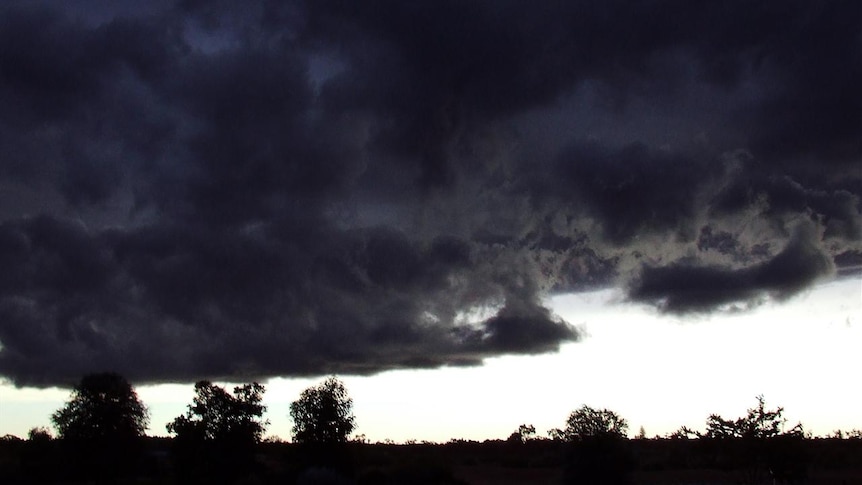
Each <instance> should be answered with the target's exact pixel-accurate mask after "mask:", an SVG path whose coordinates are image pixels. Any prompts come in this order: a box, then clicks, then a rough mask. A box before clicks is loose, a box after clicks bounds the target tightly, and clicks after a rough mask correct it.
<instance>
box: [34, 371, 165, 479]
mask: <svg viewBox="0 0 862 485" xmlns="http://www.w3.org/2000/svg"><path fill="white" fill-rule="evenodd" d="M51 421H52V422H53V423H54V426H55V427H56V429H57V433H58V435H59V438H60V441H61V444H62V445H63V449H64V450H65V452H64V456H65V457H66V458H67V460H68V461H67V467H68V473H69V474H70V475H75V476H79V477H89V478H96V479H109V478H113V477H116V476H117V475H119V474H123V473H128V472H129V471H130V469H131V467H132V466H133V465H134V464H135V463H136V461H137V459H138V457H139V456H138V455H139V454H140V452H141V449H142V448H141V446H142V441H141V440H142V438H143V436H144V431H145V430H146V429H147V424H148V423H149V412H148V410H147V407H146V406H145V405H144V403H143V402H141V400H140V399H138V394H137V393H136V392H135V390H134V388H133V387H132V385H131V384H129V382H128V381H126V379H124V378H123V377H122V376H120V375H119V374H115V373H110V372H108V373H101V374H90V375H87V376H84V377H83V378H82V379H81V382H80V383H78V385H76V386H75V387H74V389H73V390H72V397H71V399H69V401H68V402H67V403H66V405H65V406H63V408H61V409H59V410H58V411H57V412H55V413H54V414H53V415H52V416H51Z"/></svg>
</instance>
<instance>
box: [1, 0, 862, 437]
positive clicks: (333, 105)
mask: <svg viewBox="0 0 862 485" xmlns="http://www.w3.org/2000/svg"><path fill="white" fill-rule="evenodd" d="M860 85H862V4H860V3H859V2H856V1H834V2H807V1H787V2H751V1H728V2H721V3H710V4H695V3H692V2H684V1H664V2H658V1H639V2H623V1H608V2H601V3H597V2H576V1H575V2H559V3H556V2H555V3H547V4H544V5H541V6H536V5H534V4H530V3H528V2H510V1H494V2H479V1H476V2H461V1H451V2H447V1H442V2H409V3H408V2H400V1H376V2H373V1H372V2H362V3H356V2H341V1H325V0H323V1H307V2H303V1H287V2H280V1H279V2H276V1H263V0H261V1H249V2H243V3H242V4H241V5H240V4H237V3H235V2H228V1H221V2H220V1H213V2H198V1H191V0H188V1H154V2H146V3H144V2H122V1H116V2H107V1H78V2H63V1H47V0H46V1H7V2H4V3H3V5H2V6H0V104H2V106H4V109H3V110H2V112H0V267H2V268H3V271H2V272H0V376H2V379H3V382H4V384H3V385H2V387H0V434H4V433H5V432H6V430H7V429H10V430H11V429H15V430H19V429H20V423H21V422H22V421H23V420H25V419H27V418H28V417H30V416H34V417H35V416H36V415H38V416H42V417H40V418H36V419H34V422H33V424H32V425H39V424H41V421H39V420H42V421H45V419H46V418H45V416H46V415H48V414H50V412H51V411H52V410H53V409H56V403H57V402H60V403H61V402H62V400H63V399H65V396H68V389H69V387H70V386H72V385H73V384H74V383H75V382H76V381H78V380H79V379H80V378H81V376H83V375H85V374H87V373H91V372H100V371H113V372H118V373H120V374H122V375H123V376H125V377H126V378H127V379H129V380H130V381H131V382H132V383H134V384H135V385H136V386H137V387H138V388H139V390H140V392H141V395H142V397H144V398H145V400H151V401H153V402H156V403H160V405H159V406H157V405H156V404H153V405H152V408H153V412H154V419H153V421H154V430H155V432H157V433H160V432H161V431H160V428H161V427H162V426H163V425H162V424H160V423H159V422H157V419H156V417H155V413H156V408H157V407H158V409H159V411H158V413H159V416H160V417H159V418H158V421H167V420H169V419H170V417H168V419H164V420H162V417H164V416H163V415H162V413H165V414H167V413H171V412H173V413H174V415H176V414H179V412H182V409H183V407H184V405H185V404H186V403H188V402H189V401H190V396H191V383H193V382H195V381H197V380H201V379H208V380H213V381H216V382H247V381H251V380H260V381H265V382H267V383H268V393H269V394H270V395H272V396H273V397H272V398H271V399H272V401H271V403H272V404H271V405H270V406H271V408H273V409H275V408H278V407H279V406H282V407H283V405H282V404H278V403H289V402H290V401H291V400H293V399H295V398H296V396H297V395H298V392H299V391H300V390H301V389H302V388H303V387H304V386H307V385H309V384H310V383H314V382H316V381H318V380H319V379H320V378H321V376H326V375H330V374H337V375H340V376H343V377H344V379H345V381H346V382H347V384H348V389H349V390H350V391H351V393H352V395H354V399H355V401H356V406H357V414H358V415H359V416H364V417H365V418H364V419H365V420H366V422H367V423H368V424H366V425H362V424H361V423H360V426H361V428H360V430H361V432H364V433H366V435H367V436H370V437H376V438H377V439H384V438H387V437H390V438H393V439H409V438H407V437H405V436H402V435H399V434H398V433H402V434H403V433H404V431H403V430H405V429H410V430H411V432H412V433H414V434H415V436H414V437H415V438H417V439H425V438H424V437H426V436H427V437H428V438H427V439H444V438H446V437H459V436H460V437H470V438H478V437H482V436H484V435H488V436H487V437H505V436H501V435H502V434H507V433H506V431H505V430H508V429H511V430H514V429H515V428H516V427H517V425H518V424H520V423H521V422H524V421H532V422H534V424H536V425H537V428H539V429H540V430H541V429H543V427H544V426H548V427H551V426H560V425H562V422H563V421H564V419H565V415H566V414H567V412H568V411H569V410H571V409H573V408H575V407H577V406H579V405H580V404H581V403H585V402H586V401H590V402H593V401H595V403H594V404H595V405H599V406H607V407H611V408H614V409H617V410H619V411H620V412H621V414H623V415H624V416H625V417H627V418H628V419H629V420H630V421H631V422H632V424H634V425H639V423H642V424H643V425H644V426H645V428H647V429H648V433H649V429H650V428H657V429H658V430H661V431H662V432H663V431H664V430H665V428H668V427H670V428H675V427H677V426H678V425H680V424H687V423H676V422H675V423H674V425H672V426H669V425H668V424H667V421H668V420H669V419H671V418H682V417H685V420H689V419H693V420H695V421H694V422H692V425H696V424H697V423H700V422H702V420H703V419H704V418H705V416H706V415H708V414H709V413H711V412H719V411H722V412H723V410H724V409H727V412H728V413H731V414H734V413H735V415H739V414H741V413H742V412H744V410H745V408H746V407H747V406H749V405H750V404H751V403H752V402H753V398H754V396H756V395H757V394H760V393H764V394H765V395H766V397H767V400H768V401H770V400H772V397H770V396H772V395H773V394H774V395H775V400H776V401H779V402H776V404H779V405H784V406H786V407H787V408H788V411H790V410H791V409H793V408H795V409H797V411H793V412H798V413H800V419H803V421H806V422H815V423H822V424H817V425H816V426H822V427H823V428H824V429H823V431H822V432H829V431H830V430H831V429H830V428H832V429H834V428H835V427H845V428H852V427H862V423H860V422H859V421H858V419H860V418H854V417H853V415H852V413H851V412H850V411H849V409H850V407H847V408H844V407H841V406H850V405H851V404H852V406H853V407H854V408H855V409H860V406H859V404H862V403H860V401H859V398H858V397H853V396H852V395H851V394H848V391H847V390H846V389H835V388H836V387H839V388H840V387H841V383H850V382H854V381H855V380H856V376H855V373H854V372H853V369H854V368H855V369H858V368H859V365H858V364H859V363H860V362H859V358H857V357H855V356H854V353H853V351H852V349H853V348H859V346H858V344H860V343H862V340H860V336H859V331H858V326H859V318H860V314H862V136H860V135H862V90H860V89H859V88H858V86H860ZM851 344H854V345H855V346H851ZM832 348H839V349H844V350H846V352H837V351H832V350H830V349H832ZM675 349H677V350H678V351H679V352H680V356H678V357H676V356H674V357H673V358H671V357H670V356H671V355H672V352H674V350H675ZM763 349H767V350H763ZM763 352H765V353H763ZM763 355H769V356H770V359H769V360H768V361H765V360H763V359H762V358H761V357H762V356H763ZM759 356H760V357H759ZM758 366H760V369H759V370H758V371H756V372H753V375H755V376H757V375H761V376H765V375H769V376H772V377H771V378H765V379H763V380H760V379H755V378H754V377H752V378H751V380H749V379H746V378H742V377H737V376H739V375H746V372H747V371H749V372H750V371H751V369H752V368H753V367H758ZM824 375H825V376H828V378H825V377H823V376H824ZM702 376H711V377H712V381H706V382H709V385H706V386H704V385H703V382H704V381H703V380H702ZM793 376H804V378H803V377H799V378H798V379H797V378H796V377H793ZM833 379H834V380H833ZM779 383H780V384H779ZM800 383H804V384H805V386H802V387H800V385H799V384H800ZM826 383H829V384H831V385H829V386H828V387H823V386H824V385H826ZM517 384H520V385H517ZM534 386H535V387H538V388H540V389H539V390H537V389H534V388H533V387H534ZM843 387H845V388H846V387H848V385H847V384H845V385H844V386H843ZM633 388H635V389H637V390H638V392H633V391H632V389H633ZM687 388H690V389H692V392H693V393H694V394H696V396H697V397H692V396H689V397H688V398H684V397H685V395H684V394H683V395H680V394H678V392H679V390H680V389H687ZM541 389H551V390H545V391H542V390H541ZM559 389H568V391H561V390H559ZM653 389H655V391H654V390H653ZM800 389H805V392H801V391H800ZM813 389H817V390H820V391H821V392H815V391H813ZM830 390H834V391H830ZM743 391H744V392H743ZM543 392H547V393H548V394H543ZM829 392H835V393H837V394H836V396H834V397H827V395H828V393H829ZM404 394H407V395H411V396H415V397H417V398H418V397H422V399H414V400H409V401H404V400H402V399H404ZM646 396H649V397H650V398H649V399H647V397H646ZM710 396H713V398H709V397H710ZM714 396H723V397H720V398H717V399H716V398H715V397H714ZM531 397H533V398H531ZM731 397H733V402H732V403H731V402H729V400H730V398H731ZM782 397H786V399H787V402H781V401H782V400H781V399H780V398H782ZM839 398H840V399H839ZM668 402H674V403H676V404H680V403H682V404H684V405H683V406H682V407H679V408H673V407H672V408H670V409H674V410H675V412H673V413H671V414H667V409H668V408H667V406H666V403H668ZM21 403H26V404H21ZM661 403H664V404H662V405H660V404H661ZM718 403H721V404H720V405H717V404H718ZM839 403H840V405H839ZM372 405H373V406H372ZM713 405H717V406H715V407H720V408H721V409H715V407H711V406H713ZM725 406H728V407H725ZM25 408H26V409H28V411H27V414H19V412H24V411H23V410H24V409H25ZM405 408H406V409H409V411H405V412H404V413H406V414H398V413H395V412H394V410H395V409H401V410H403V409H405ZM177 409H178V410H179V411H175V410H177ZM373 409H377V410H378V411H374V410H373ZM387 409H388V410H390V411H391V412H389V413H386V412H384V411H380V410H387ZM491 409H493V411H490V410H491ZM683 409H684V411H683ZM43 411H44V412H43ZM360 411H361V414H360ZM443 411H445V412H443ZM39 413H41V414H39ZM284 414H286V413H284V412H283V413H280V414H279V413H277V412H276V413H274V414H273V417H272V418H271V420H272V422H273V428H274V432H275V433H277V434H280V435H282V436H283V435H285V434H287V433H288V431H285V430H286V429H287V428H288V427H289V425H288V424H283V423H281V420H283V419H284ZM504 414H505V415H506V416H510V417H508V418H506V419H507V420H511V422H509V421H506V424H501V423H502V422H503V419H501V418H500V416H502V415H504ZM396 415H398V416H406V417H403V418H398V419H404V420H405V421H404V423H405V424H403V425H398V426H396V425H395V424H394V422H393V421H394V417H393V416H396ZM521 415H524V417H523V418H521V417H520V416H521ZM10 416H12V417H11V418H10ZM375 416H376V417H375ZM648 416H651V417H648ZM689 416H695V418H689ZM835 416H842V417H841V418H840V420H837V419H836V418H835ZM854 419H856V420H854ZM36 421H39V422H36ZM408 422H409V423H413V425H412V427H411V428H407V424H406V423H408ZM419 423H421V424H419ZM29 427H30V425H28V426H26V428H27V429H29ZM156 428H159V429H156ZM366 428H367V429H366ZM398 430H402V431H398ZM9 432H11V431H9ZM656 432H659V431H656ZM15 433H18V434H21V432H20V431H15Z"/></svg>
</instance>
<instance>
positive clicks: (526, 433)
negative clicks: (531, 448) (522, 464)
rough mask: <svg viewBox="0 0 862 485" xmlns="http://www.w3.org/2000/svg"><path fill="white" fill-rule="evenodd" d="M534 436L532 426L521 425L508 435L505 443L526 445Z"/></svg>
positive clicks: (534, 430)
mask: <svg viewBox="0 0 862 485" xmlns="http://www.w3.org/2000/svg"><path fill="white" fill-rule="evenodd" d="M535 436H536V427H535V426H533V425H532V424H522V425H520V426H518V429H517V430H516V431H514V432H513V433H512V434H510V435H509V438H508V439H507V441H509V442H510V443H522V444H523V443H526V442H527V441H528V440H531V439H533V438H534V437H535Z"/></svg>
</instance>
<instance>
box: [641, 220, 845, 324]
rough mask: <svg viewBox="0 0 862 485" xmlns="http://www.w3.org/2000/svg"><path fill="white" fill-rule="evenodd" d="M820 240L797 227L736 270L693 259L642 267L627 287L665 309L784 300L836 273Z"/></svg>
mask: <svg viewBox="0 0 862 485" xmlns="http://www.w3.org/2000/svg"><path fill="white" fill-rule="evenodd" d="M818 239H819V238H818V237H817V235H816V233H815V231H813V230H812V229H811V228H809V227H803V228H800V229H799V230H798V231H797V233H796V235H795V236H794V237H793V238H792V239H791V240H790V242H789V243H788V244H787V246H786V247H785V248H784V249H783V250H782V251H781V252H779V253H778V254H776V255H775V256H774V257H772V258H771V259H769V260H768V261H765V262H763V263H759V264H755V265H751V266H744V267H740V268H724V267H716V266H702V265H698V264H697V263H696V262H692V261H680V262H675V263H672V264H669V265H667V266H661V267H653V266H646V267H644V268H643V271H642V272H641V274H640V276H639V278H638V279H637V280H636V281H635V282H634V284H633V285H632V287H631V288H630V289H629V298H631V299H632V300H633V301H640V302H646V303H650V304H653V305H655V306H657V307H658V308H659V309H660V310H661V311H664V312H669V313H687V312H698V311H707V310H714V309H719V308H721V307H722V306H726V305H751V304H756V303H757V302H758V301H759V300H761V299H762V298H764V297H767V296H768V297H771V298H774V299H776V300H779V301H780V300H786V299H787V298H790V297H791V296H793V295H795V294H796V293H798V292H800V291H802V290H803V289H805V288H807V287H808V286H810V285H811V284H812V283H813V282H814V281H816V280H817V279H819V278H823V277H825V276H829V275H831V274H832V273H833V272H834V270H835V268H834V265H833V262H832V258H831V257H830V256H829V255H828V254H826V253H825V252H824V251H823V249H822V248H820V247H819V241H818Z"/></svg>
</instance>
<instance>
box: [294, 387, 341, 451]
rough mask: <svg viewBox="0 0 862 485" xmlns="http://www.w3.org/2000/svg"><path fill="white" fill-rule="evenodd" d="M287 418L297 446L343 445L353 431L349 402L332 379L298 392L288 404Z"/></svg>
mask: <svg viewBox="0 0 862 485" xmlns="http://www.w3.org/2000/svg"><path fill="white" fill-rule="evenodd" d="M290 417H291V419H292V420H293V440H294V441H295V442H297V443H320V444H332V443H346V442H347V438H348V437H349V436H350V433H352V432H353V430H354V429H355V428H356V419H355V417H354V416H353V400H352V399H350V397H348V395H347V390H346V389H345V388H344V384H343V383H342V382H341V381H340V380H338V379H337V378H335V377H330V378H328V379H326V380H325V381H323V382H322V383H320V384H318V385H317V386H313V387H309V388H308V389H306V390H304V391H302V394H301V395H300V396H299V399H297V400H296V401H294V402H292V403H291V404H290Z"/></svg>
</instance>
